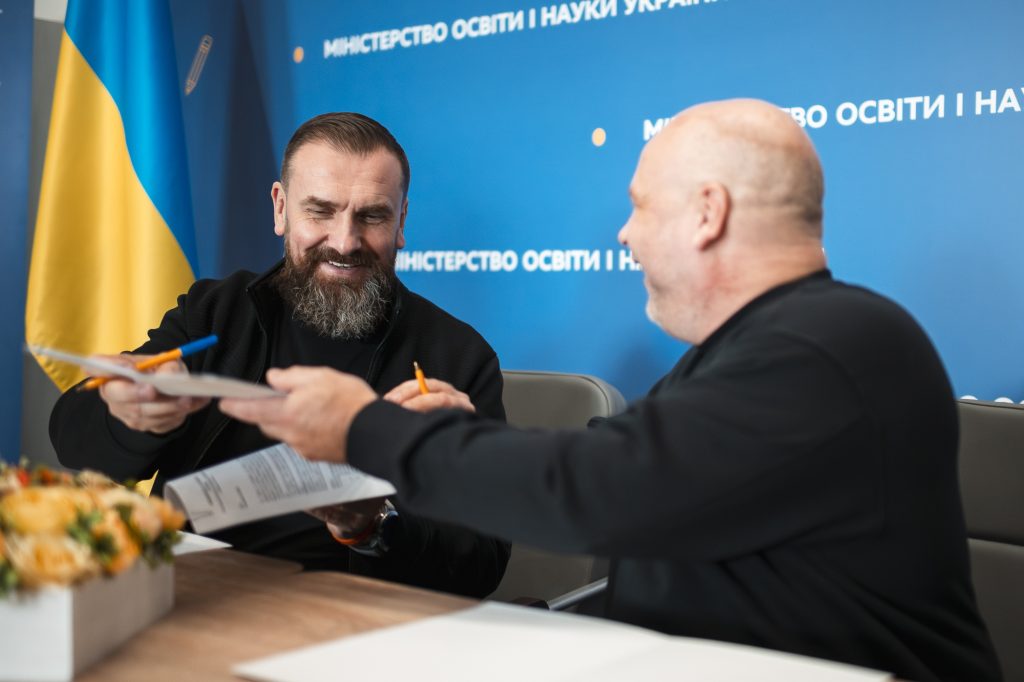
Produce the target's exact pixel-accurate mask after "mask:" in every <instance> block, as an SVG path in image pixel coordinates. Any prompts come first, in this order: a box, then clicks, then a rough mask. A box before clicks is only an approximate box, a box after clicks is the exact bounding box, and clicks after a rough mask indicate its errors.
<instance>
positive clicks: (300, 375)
mask: <svg viewBox="0 0 1024 682" xmlns="http://www.w3.org/2000/svg"><path fill="white" fill-rule="evenodd" d="M325 371H327V370H325V368H323V367H299V366H296V367H289V368H288V369H270V370H267V383H268V384H270V386H271V387H272V388H276V389H277V390H279V391H288V392H290V391H294V390H295V389H297V388H299V387H301V386H305V385H306V384H309V383H312V382H314V381H316V380H317V379H320V378H322V375H323V373H324V372H325Z"/></svg>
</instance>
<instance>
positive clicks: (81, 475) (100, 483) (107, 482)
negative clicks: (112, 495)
mask: <svg viewBox="0 0 1024 682" xmlns="http://www.w3.org/2000/svg"><path fill="white" fill-rule="evenodd" d="M75 480H76V481H77V482H78V485H80V486H82V487H83V488H87V489H89V490H104V489H106V488H117V487H119V486H118V484H117V483H114V481H112V480H111V479H110V478H109V477H108V476H107V475H106V474H101V473H100V472H98V471H93V470H92V469H82V470H81V471H80V472H78V476H77V477H76V478H75Z"/></svg>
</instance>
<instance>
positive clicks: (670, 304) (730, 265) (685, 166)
mask: <svg viewBox="0 0 1024 682" xmlns="http://www.w3.org/2000/svg"><path fill="white" fill-rule="evenodd" d="M823 193H824V182H823V180H822V174H821V164H820V163H819V162H818V155H817V154H816V153H815V151H814V147H813V145H812V144H811V141H810V139H809V138H808V137H807V135H806V134H805V133H804V131H803V130H802V129H801V128H800V127H799V126H798V125H797V124H796V123H795V122H794V121H793V120H792V119H791V118H790V117H789V115H787V114H786V113H785V112H783V111H782V110H781V109H779V108H777V107H775V106H773V105H771V104H768V103H767V102H760V101H756V100H729V101H725V102H712V103H709V104H701V105H699V106H695V107H691V108H689V109H687V110H685V111H683V112H682V113H680V114H679V115H678V116H676V117H675V118H674V119H673V120H672V122H671V123H670V124H669V125H668V126H666V127H665V129H664V130H663V131H662V132H661V133H660V134H659V135H658V136H657V137H656V138H654V139H653V140H651V142H649V143H648V144H647V146H646V147H645V148H644V151H643V153H642V154H641V155H640V163H639V164H638V165H637V169H636V173H635V174H634V176H633V182H632V183H631V185H630V198H631V200H632V203H633V212H632V214H631V215H630V218H629V221H627V223H626V224H625V225H624V226H623V228H622V230H621V231H620V232H619V241H621V242H622V243H623V244H625V245H627V246H629V248H630V249H631V250H632V252H633V258H634V259H635V260H637V261H638V262H639V263H640V264H641V265H642V266H643V269H644V285H645V286H646V288H647V292H648V301H647V312H648V315H649V316H650V317H651V319H652V320H654V321H655V322H656V323H657V324H658V325H660V326H661V327H662V328H663V329H665V330H666V331H667V332H669V333H670V334H672V335H673V336H675V337H676V338H679V339H683V340H684V341H688V342H690V343H702V342H703V340H704V339H705V338H707V336H708V334H710V333H711V332H712V331H713V330H714V329H716V328H717V327H718V325H720V324H722V323H723V322H724V321H725V320H726V319H728V317H729V316H730V315H732V314H733V313H735V311H736V310H738V309H739V308H740V307H741V306H743V305H744V304H745V303H746V302H748V301H750V300H752V299H753V298H754V297H756V296H758V295H759V294H761V293H763V292H765V291H767V290H769V289H771V288H772V287H775V286H778V285H779V284H782V283H784V282H789V281H792V280H794V279H797V278H798V277H802V276H804V275H807V274H810V273H811V272H814V271H816V270H820V269H822V268H824V267H825V256H824V252H823V251H822V248H821V218H822V210H821V201H822V195H823Z"/></svg>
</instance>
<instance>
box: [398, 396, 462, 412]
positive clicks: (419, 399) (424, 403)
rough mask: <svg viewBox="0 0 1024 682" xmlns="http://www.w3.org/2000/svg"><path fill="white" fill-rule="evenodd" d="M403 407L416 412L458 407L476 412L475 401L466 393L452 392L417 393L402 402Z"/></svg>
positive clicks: (458, 408)
mask: <svg viewBox="0 0 1024 682" xmlns="http://www.w3.org/2000/svg"><path fill="white" fill-rule="evenodd" d="M401 405H402V407H404V408H405V409H407V410H413V411H414V412H430V411H432V410H446V409H457V410H465V411H466V412H476V408H475V407H473V403H471V402H470V401H469V398H468V397H467V396H466V395H464V394H457V395H452V394H450V393H428V394H426V395H417V396H416V397H415V398H410V399H409V400H406V401H405V402H403V403H401Z"/></svg>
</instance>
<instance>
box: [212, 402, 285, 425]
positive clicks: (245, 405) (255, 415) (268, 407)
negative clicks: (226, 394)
mask: <svg viewBox="0 0 1024 682" xmlns="http://www.w3.org/2000/svg"><path fill="white" fill-rule="evenodd" d="M284 400H285V399H284V398H261V399H258V400H247V399H245V398H221V400H220V403H219V404H218V406H219V407H220V411H221V412H223V413H224V414H226V415H228V416H229V417H234V418H235V419H237V420H239V421H243V422H246V423H249V424H256V423H261V422H265V421H268V420H270V419H272V418H273V417H274V416H275V415H279V414H281V411H282V410H283V409H284Z"/></svg>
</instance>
